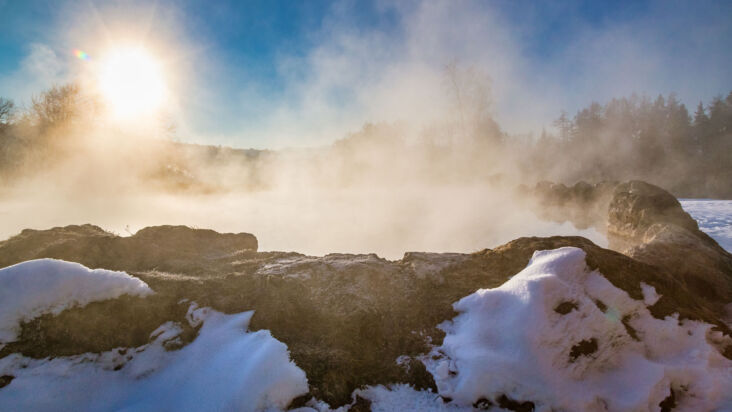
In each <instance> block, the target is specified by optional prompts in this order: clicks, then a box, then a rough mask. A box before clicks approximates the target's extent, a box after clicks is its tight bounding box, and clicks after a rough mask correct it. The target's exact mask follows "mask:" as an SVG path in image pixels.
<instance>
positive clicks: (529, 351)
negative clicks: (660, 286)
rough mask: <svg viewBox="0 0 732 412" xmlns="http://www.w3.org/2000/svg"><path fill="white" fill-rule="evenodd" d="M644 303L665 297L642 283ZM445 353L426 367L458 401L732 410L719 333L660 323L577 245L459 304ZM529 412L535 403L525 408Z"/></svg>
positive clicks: (538, 257) (731, 382)
mask: <svg viewBox="0 0 732 412" xmlns="http://www.w3.org/2000/svg"><path fill="white" fill-rule="evenodd" d="M643 289H644V294H645V297H646V301H647V302H648V303H651V302H655V300H656V299H657V296H656V294H655V290H651V289H652V288H651V287H650V286H648V285H646V286H644V287H643ZM454 307H455V309H456V310H457V311H458V312H460V314H459V315H458V316H457V317H455V318H454V319H453V321H452V322H448V323H446V324H444V325H443V326H442V327H443V328H444V329H445V331H446V332H447V335H446V337H445V339H444V342H443V345H442V346H441V347H439V348H436V350H435V351H434V353H433V354H432V355H433V356H432V357H430V358H429V359H427V360H425V363H426V364H427V367H428V369H429V370H430V372H431V373H432V374H433V376H434V378H435V381H436V383H437V387H438V390H439V392H440V395H442V396H443V397H444V398H449V399H452V400H453V403H456V404H458V405H464V406H469V405H473V404H474V403H476V402H478V403H479V404H481V403H482V404H483V405H488V404H489V403H492V404H493V405H497V404H500V403H504V404H506V403H511V402H517V403H519V404H520V403H523V402H533V404H534V406H535V408H536V410H539V411H542V410H543V411H548V410H568V411H592V410H609V411H628V410H658V409H659V405H660V404H661V403H662V402H664V405H667V406H670V405H672V404H675V405H676V407H677V408H678V409H677V410H714V409H717V408H720V409H724V410H729V409H725V408H732V392H730V390H729V389H730V388H732V361H730V360H728V359H726V358H724V357H722V355H720V353H719V352H718V351H717V350H716V349H715V348H714V347H713V346H712V345H711V344H710V343H708V340H714V339H720V336H719V335H718V334H717V333H716V332H712V331H711V330H710V329H711V325H708V324H703V323H700V322H695V321H686V320H684V321H679V320H678V319H677V318H676V317H667V318H666V319H663V320H660V319H655V318H653V317H652V316H651V314H650V312H649V311H648V309H647V307H646V304H645V303H644V302H643V301H636V300H633V299H631V298H630V297H629V296H628V294H627V293H626V292H624V291H622V290H620V289H618V288H616V287H614V286H613V285H612V284H611V283H610V282H609V281H608V280H607V279H605V278H604V277H603V276H602V275H601V274H600V273H598V272H596V271H590V270H589V269H588V268H587V267H586V263H585V253H584V252H583V251H582V250H581V249H577V248H561V249H556V250H552V251H540V252H535V253H534V256H533V257H532V259H531V262H530V263H529V265H528V266H527V267H526V268H525V269H524V270H523V271H521V272H520V273H518V274H517V275H515V276H514V277H513V278H511V279H510V280H509V281H508V282H506V283H505V284H503V285H501V286H500V287H497V288H495V289H482V290H479V291H477V292H475V293H473V294H472V295H469V296H467V297H465V298H463V299H461V300H460V301H458V302H457V303H455V305H454ZM525 406H528V405H525Z"/></svg>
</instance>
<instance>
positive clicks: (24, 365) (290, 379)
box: [0, 305, 308, 411]
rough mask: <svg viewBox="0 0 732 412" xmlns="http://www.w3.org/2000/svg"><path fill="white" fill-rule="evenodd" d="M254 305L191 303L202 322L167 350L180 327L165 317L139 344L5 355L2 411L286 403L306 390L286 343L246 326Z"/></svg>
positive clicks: (242, 407) (193, 316)
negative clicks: (229, 308) (42, 355)
mask: <svg viewBox="0 0 732 412" xmlns="http://www.w3.org/2000/svg"><path fill="white" fill-rule="evenodd" d="M253 313H254V312H244V313H238V314H233V315H225V314H223V313H220V312H216V311H214V310H211V309H209V308H197V307H196V306H195V305H191V310H190V311H189V315H190V316H189V320H190V321H192V322H194V323H197V322H201V323H202V326H201V329H200V332H199V336H198V337H197V338H196V339H195V340H194V341H193V342H191V343H190V344H189V345H187V346H185V347H184V348H183V349H181V350H177V351H168V350H166V348H167V347H168V346H169V344H170V343H171V342H175V340H176V339H178V335H179V334H180V331H181V328H180V326H179V325H178V324H176V323H175V322H168V323H166V324H164V325H162V326H161V327H160V328H158V329H157V330H156V331H154V332H153V333H152V334H151V339H153V341H152V342H151V343H150V344H148V345H144V346H141V347H138V348H118V349H115V350H112V351H108V352H103V353H101V354H91V353H87V354H83V355H76V356H69V357H57V358H52V359H49V358H47V359H30V358H27V357H23V356H21V355H19V354H13V355H10V356H6V357H4V358H2V359H0V375H3V376H11V377H13V378H12V380H11V381H10V382H9V384H8V385H7V386H5V387H4V388H2V389H0V410H3V411H28V410H33V411H61V410H64V411H73V410H85V411H119V410H129V411H133V410H134V411H180V410H195V411H258V410H271V409H284V408H285V407H287V405H288V404H290V402H291V401H292V399H293V398H295V397H297V396H298V395H301V394H304V393H306V392H307V391H308V384H307V379H306V377H305V373H304V372H303V371H302V370H301V369H300V368H298V367H297V366H296V365H295V364H294V363H293V362H292V361H291V360H290V358H289V352H288V350H287V346H285V344H283V343H282V342H280V341H278V340H276V339H274V338H273V337H272V335H271V334H270V333H269V332H268V331H266V330H260V331H256V332H247V331H246V329H247V327H248V324H249V321H250V320H251V317H252V314H253Z"/></svg>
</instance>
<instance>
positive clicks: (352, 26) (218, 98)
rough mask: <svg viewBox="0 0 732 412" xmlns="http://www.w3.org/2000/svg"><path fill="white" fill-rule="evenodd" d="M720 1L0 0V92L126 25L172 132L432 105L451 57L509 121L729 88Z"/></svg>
mask: <svg viewBox="0 0 732 412" xmlns="http://www.w3.org/2000/svg"><path fill="white" fill-rule="evenodd" d="M730 21H732V2H730V1H717V2H715V1H689V2H680V1H612V2H604V1H603V2H600V1H598V2H590V1H567V2H556V1H548V2H535V1H445V2H439V1H399V2H388V1H340V2H323V1H306V2H297V1H216V2H208V1H176V2H172V1H157V2H155V3H153V2H142V1H134V2H129V1H128V2H119V1H114V2H110V1H68V2H65V1H61V0H56V1H54V0H48V1H47V0H0V27H2V32H1V33H2V35H0V96H6V97H10V98H13V99H15V100H16V101H17V102H19V103H27V102H28V101H29V98H30V96H31V95H32V94H34V93H38V92H40V91H41V90H43V89H45V88H47V87H49V86H50V85H51V84H54V83H61V82H64V81H68V80H73V79H78V77H79V76H80V75H81V74H80V73H82V72H83V70H81V67H82V66H81V65H82V64H86V62H80V61H79V60H78V59H76V58H75V57H74V56H73V54H72V50H73V49H75V48H78V49H81V50H84V51H88V53H89V54H90V55H91V57H92V61H93V59H94V56H95V52H96V53H99V52H101V50H102V49H103V48H105V47H106V48H109V47H114V45H115V44H116V43H120V42H124V41H125V40H126V38H127V37H134V38H135V39H138V40H139V39H142V40H143V41H144V42H149V43H150V45H151V47H153V49H154V50H156V51H157V52H159V53H160V58H161V59H163V60H164V61H165V64H166V66H168V67H169V68H170V70H171V83H174V90H175V93H176V99H177V104H176V105H175V108H174V109H171V110H172V111H173V113H174V116H175V118H176V122H177V123H178V124H179V138H180V139H181V140H184V141H194V142H202V143H213V144H226V145H233V146H240V147H258V148H263V147H283V146H311V145H319V144H324V143H327V142H329V141H332V140H333V139H335V138H338V137H342V136H343V135H344V134H345V133H347V132H348V131H354V130H356V129H358V128H360V125H361V124H363V123H364V122H367V121H408V122H419V121H423V120H425V119H426V118H429V117H430V116H434V115H435V113H437V112H438V111H439V110H441V108H442V106H441V105H440V104H438V103H436V102H439V101H440V100H442V98H441V94H440V93H442V92H444V90H443V89H444V84H443V83H441V80H440V79H441V73H443V72H444V67H445V65H447V64H448V63H450V62H458V63H459V64H462V65H465V66H470V67H474V68H477V70H479V71H480V72H481V73H484V74H485V75H486V76H489V77H490V79H491V80H492V89H493V97H494V100H495V103H494V106H493V110H494V113H495V116H496V118H497V119H498V121H499V123H500V124H501V126H502V127H503V128H504V129H505V130H507V131H508V132H513V133H526V132H529V131H539V130H540V129H541V127H542V126H549V125H550V124H551V121H552V119H554V118H556V117H557V116H558V115H559V112H560V110H562V109H565V110H567V111H568V112H570V113H574V112H575V111H576V110H577V109H578V108H580V107H582V106H584V105H586V104H588V103H589V102H591V101H593V100H598V101H604V100H606V99H608V98H610V97H615V96H623V95H629V94H630V93H632V92H637V93H639V94H648V95H651V96H655V95H657V94H659V93H663V94H668V93H671V92H676V93H677V94H678V95H679V97H680V99H681V100H682V101H683V102H685V103H686V104H687V105H689V106H695V105H696V104H697V103H698V101H699V100H704V101H705V102H708V101H709V99H711V98H712V97H713V96H715V95H718V94H726V93H728V92H729V91H730V90H732V24H730Z"/></svg>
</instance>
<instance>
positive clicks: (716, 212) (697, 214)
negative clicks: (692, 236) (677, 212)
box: [679, 199, 732, 252]
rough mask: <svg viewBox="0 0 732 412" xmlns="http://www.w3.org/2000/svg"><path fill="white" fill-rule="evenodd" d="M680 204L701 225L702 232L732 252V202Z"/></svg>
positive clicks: (711, 201)
mask: <svg viewBox="0 0 732 412" xmlns="http://www.w3.org/2000/svg"><path fill="white" fill-rule="evenodd" d="M679 202H680V203H681V207H682V208H683V209H684V211H686V213H688V214H690V215H691V217H693V218H694V219H695V220H696V221H697V223H699V229H700V230H701V231H702V232H704V233H706V234H708V235H709V236H711V237H712V238H713V239H714V240H716V241H717V243H719V246H722V248H724V249H725V250H726V251H728V252H732V200H711V199H679Z"/></svg>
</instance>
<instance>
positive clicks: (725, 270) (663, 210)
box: [607, 181, 732, 314]
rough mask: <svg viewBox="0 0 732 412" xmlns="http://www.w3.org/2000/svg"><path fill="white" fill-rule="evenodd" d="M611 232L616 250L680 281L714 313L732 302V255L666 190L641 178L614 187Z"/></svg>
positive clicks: (611, 244) (609, 223) (610, 215)
mask: <svg viewBox="0 0 732 412" xmlns="http://www.w3.org/2000/svg"><path fill="white" fill-rule="evenodd" d="M607 235H608V241H609V246H610V248H612V249H615V250H618V251H621V252H622V253H624V254H626V255H628V256H630V257H632V258H634V259H636V260H638V261H641V262H646V263H649V264H652V265H654V266H656V267H658V268H659V269H661V270H662V271H664V272H665V273H668V274H669V275H670V276H673V277H674V278H676V279H678V280H679V281H680V282H681V283H683V284H684V285H685V286H686V288H687V289H689V291H690V292H691V293H692V294H694V295H695V296H698V297H701V298H703V299H704V301H705V302H707V304H708V305H713V306H715V309H714V310H715V312H717V313H720V314H722V313H724V307H725V305H728V304H729V303H730V302H732V255H730V254H729V253H728V252H727V251H725V250H724V249H723V248H722V247H721V246H719V245H718V244H717V242H715V241H714V239H712V238H711V237H709V236H708V235H707V234H706V233H704V232H702V231H700V230H699V227H698V225H697V223H696V221H695V220H694V219H692V218H691V216H689V214H688V213H686V212H684V210H683V209H682V208H681V204H679V201H678V200H676V198H675V197H674V196H673V195H671V194H670V193H668V192H666V191H665V190H663V189H661V188H659V187H657V186H653V185H651V184H648V183H645V182H641V181H631V182H627V183H623V184H620V185H618V186H617V187H616V188H615V191H614V194H613V199H612V202H611V203H610V206H609V212H608V222H607Z"/></svg>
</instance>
